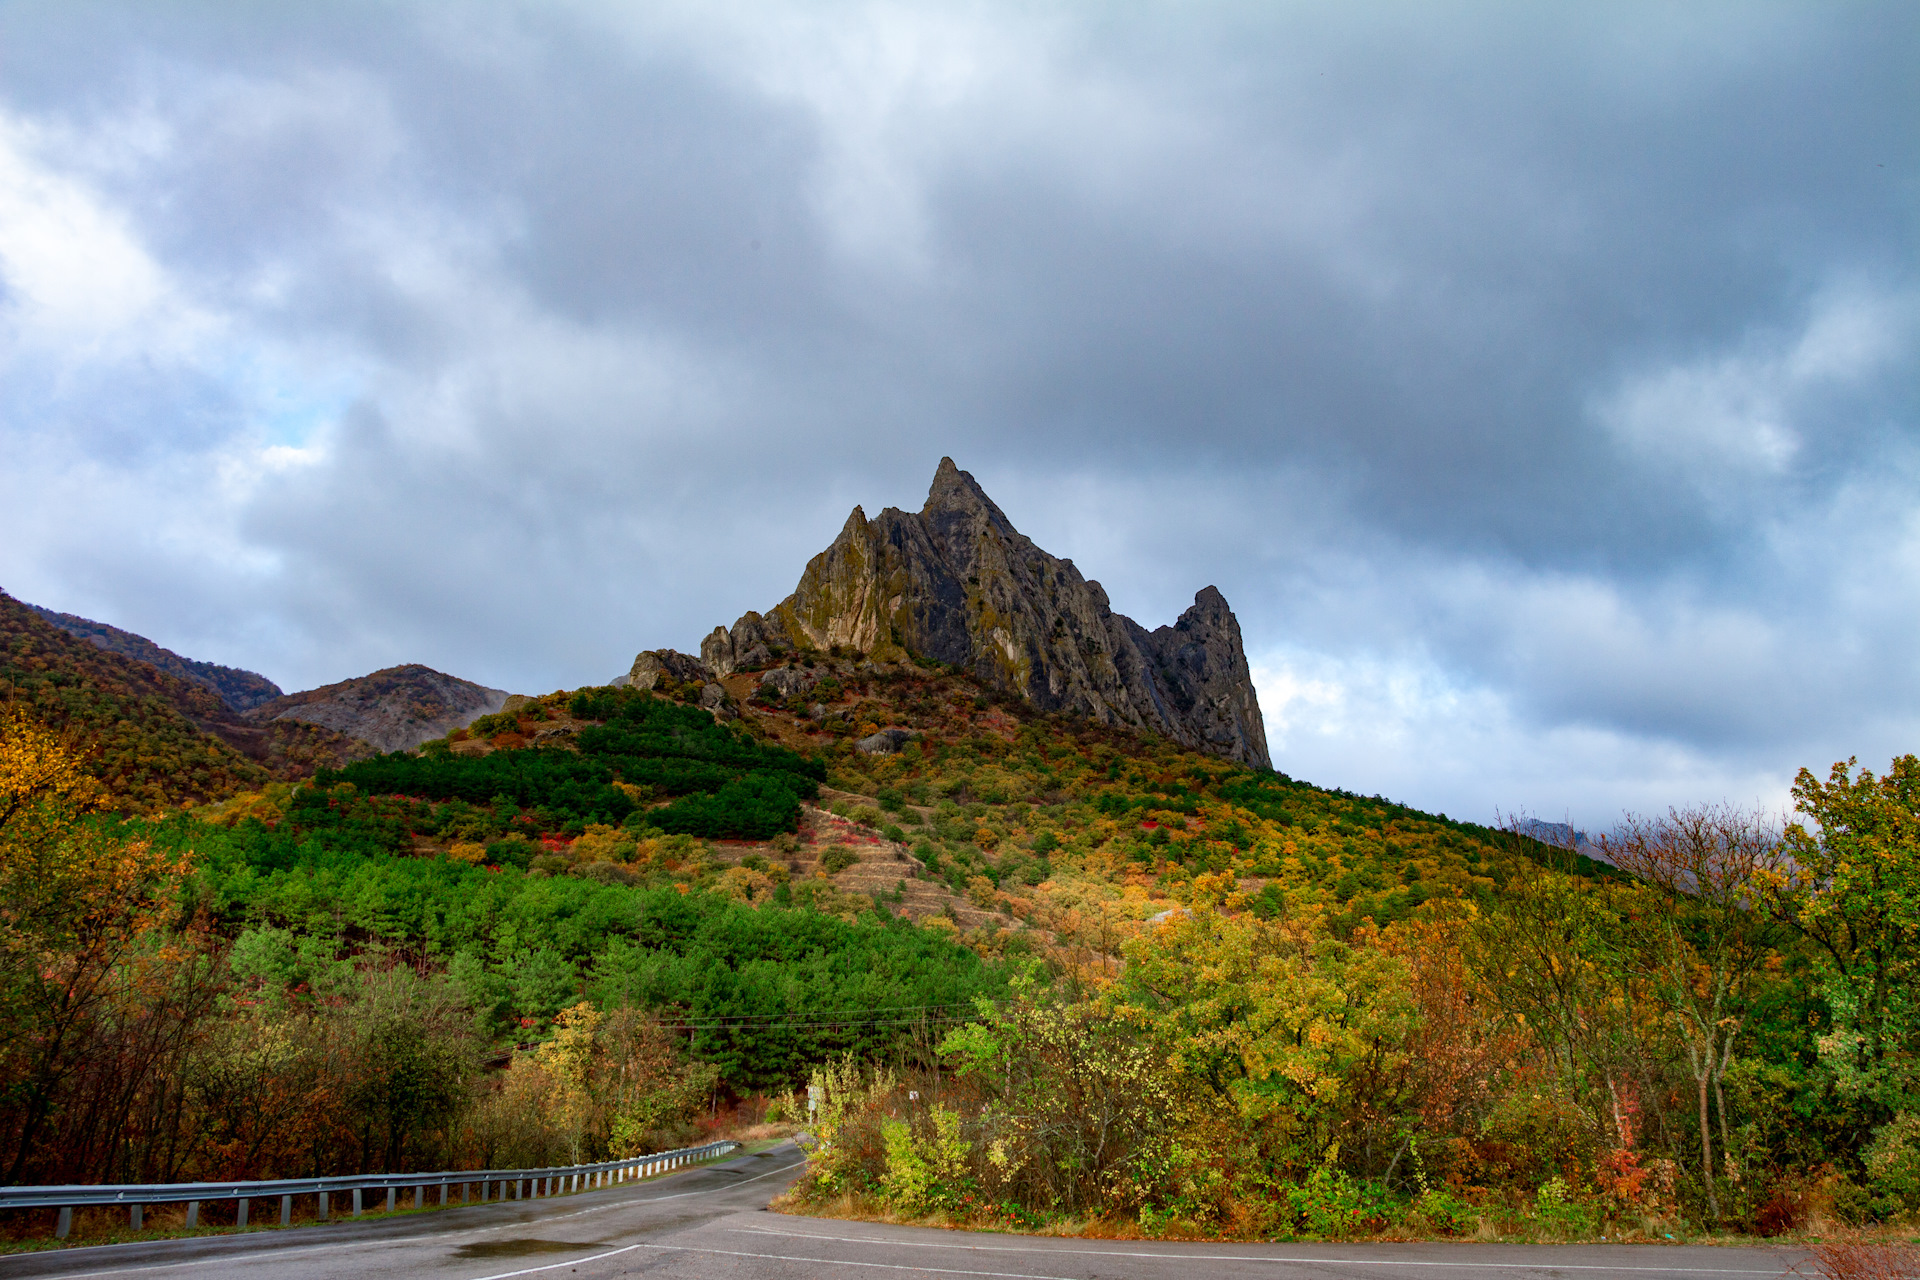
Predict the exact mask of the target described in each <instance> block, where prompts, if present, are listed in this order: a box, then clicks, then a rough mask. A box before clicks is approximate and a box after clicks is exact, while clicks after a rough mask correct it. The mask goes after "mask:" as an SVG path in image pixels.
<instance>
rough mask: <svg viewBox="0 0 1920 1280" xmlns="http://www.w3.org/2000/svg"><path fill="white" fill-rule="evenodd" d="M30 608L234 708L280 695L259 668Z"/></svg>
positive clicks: (72, 633)
mask: <svg viewBox="0 0 1920 1280" xmlns="http://www.w3.org/2000/svg"><path fill="white" fill-rule="evenodd" d="M27 608H29V609H31V610H33V611H34V612H35V613H37V614H39V615H40V616H41V617H42V618H45V619H46V620H47V621H48V622H51V623H52V624H53V625H54V626H56V627H59V628H60V629H61V630H62V631H64V632H66V633H67V634H68V635H70V636H78V637H80V639H82V640H85V641H88V642H89V643H91V644H94V645H97V646H98V647H100V648H102V649H110V650H112V651H113V652H114V653H118V654H124V655H125V656H127V657H129V658H135V659H137V660H139V661H141V662H145V663H148V664H150V665H151V666H153V667H154V668H155V669H156V670H159V671H164V672H166V673H167V674H168V675H171V676H178V677H180V679H182V680H191V681H193V683H195V684H197V685H204V686H205V687H206V688H209V689H211V690H213V691H214V692H215V693H217V694H219V695H220V700H221V701H222V702H224V703H226V704H227V706H228V707H230V708H231V709H232V710H235V711H246V710H248V709H249V708H252V707H257V706H259V705H260V704H261V703H263V702H270V701H272V700H273V699H275V698H278V697H280V696H281V689H280V686H279V685H277V684H275V683H274V682H273V681H271V680H269V679H267V678H266V677H265V676H263V675H259V674H257V673H256V672H252V671H242V670H240V669H239V668H238V667H223V666H221V665H220V664H218V663H215V662H198V661H195V660H194V659H192V658H183V657H181V656H180V655H179V654H177V653H175V652H174V651H173V650H171V649H162V648H161V647H160V646H159V645H157V644H155V643H154V642H153V641H151V640H149V639H147V638H146V637H145V636H137V635H135V634H133V632H131V631H122V630H121V629H120V628H119V627H112V626H108V625H107V624H106V623H104V622H95V621H94V620H93V619H91V618H82V617H80V616H78V615H77V614H71V613H59V612H56V611H55V610H52V609H48V608H44V607H42V606H40V605H37V604H30V605H28V606H27Z"/></svg>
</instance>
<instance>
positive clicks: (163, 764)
mask: <svg viewBox="0 0 1920 1280" xmlns="http://www.w3.org/2000/svg"><path fill="white" fill-rule="evenodd" d="M0 682H4V684H5V686H6V693H5V695H4V696H6V697H7V698H8V699H9V700H11V701H12V702H14V703H15V704H16V705H17V706H19V707H20V708H21V709H22V710H24V711H26V712H28V713H29V714H30V715H32V716H33V717H34V718H35V719H36V720H38V721H40V722H41V723H43V724H45V725H47V726H48V727H50V728H54V729H58V730H63V731H67V732H70V733H71V735H72V736H73V737H74V739H75V740H76V741H78V742H81V743H83V744H84V745H85V748H86V751H87V767H88V768H89V769H90V770H91V771H92V772H93V773H94V774H96V775H97V776H98V777H99V778H100V779H101V781H103V782H105V783H106V784H107V788H108V790H109V792H110V795H111V803H112V805H113V806H114V807H115V808H117V809H119V810H120V811H122V812H135V811H140V810H147V809H152V808H155V807H158V806H172V805H179V804H184V803H201V802H205V801H208V800H216V799H221V798H223V797H226V796H230V795H232V794H233V793H234V792H236V791H239V790H242V789H244V788H247V787H258V786H260V785H261V784H262V783H263V782H265V781H266V780H267V779H268V778H269V777H271V776H274V775H279V776H283V777H298V776H302V775H303V774H305V773H309V772H311V771H312V768H313V765H314V763H315V762H316V761H323V760H331V759H333V758H335V753H336V751H337V749H338V748H339V747H340V746H341V745H343V744H344V743H345V740H344V739H340V738H339V736H338V735H336V734H332V733H329V732H327V731H326V730H323V729H319V728H316V727H314V726H311V725H295V724H287V725H284V726H281V725H274V726H271V727H269V728H266V729H261V728H258V727H256V726H253V725H248V724H245V723H243V722H242V721H241V720H240V718H239V716H238V714H237V713H236V712H234V711H233V710H232V709H231V708H230V707H228V706H227V704H226V703H225V702H224V701H222V700H221V697H220V695H219V694H218V693H216V692H215V691H214V690H213V689H211V688H208V687H206V686H205V685H203V684H199V683H196V682H194V681H191V680H186V679H182V678H181V677H179V676H177V675H173V674H170V673H168V672H166V671H162V670H160V669H158V668H156V667H155V666H153V665H152V664H151V663H148V662H143V661H141V660H139V659H137V658H133V657H129V656H127V655H126V654H123V653H117V652H114V651H112V650H110V649H103V648H100V647H98V646H96V645H94V644H92V643H89V642H88V641H86V640H84V639H80V638H78V637H76V636H73V635H70V634H68V632H66V631H65V630H63V629H61V628H60V627H57V626H55V625H53V624H52V623H50V622H48V621H47V620H46V619H45V618H43V617H41V616H40V615H39V614H38V613H37V612H35V611H34V609H33V608H31V607H30V606H28V605H25V604H22V603H21V602H20V601H18V600H15V599H14V598H13V597H11V596H9V595H7V594H5V593H4V592H0Z"/></svg>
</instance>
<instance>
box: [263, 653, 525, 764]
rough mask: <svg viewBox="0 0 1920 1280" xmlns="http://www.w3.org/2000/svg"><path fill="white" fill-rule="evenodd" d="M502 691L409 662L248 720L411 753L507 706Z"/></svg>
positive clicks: (266, 707) (278, 702)
mask: <svg viewBox="0 0 1920 1280" xmlns="http://www.w3.org/2000/svg"><path fill="white" fill-rule="evenodd" d="M506 701H507V693H506V691H505V690H504V689H489V688H487V687H486V686H484V685H478V684H474V683H473V682H472V681H470V680H462V679H460V678H459V677H457V676H450V675H447V674H446V673H445V672H441V671H435V670H434V669H433V668H432V667H425V666H421V665H420V664H418V663H409V664H407V665H405V666H398V667H388V668H386V669H385V670H382V671H375V672H373V673H372V674H371V675H365V676H359V677H357V678H355V679H352V680H342V681H340V682H339V683H337V684H330V685H323V686H322V687H320V688H318V689H308V690H306V691H305V692H303V693H290V694H286V695H284V696H282V697H279V698H275V699H274V700H273V701H271V702H267V703H263V704H261V705H260V706H258V707H255V708H254V709H253V710H252V711H251V712H249V713H248V716H247V718H248V719H249V720H251V721H252V722H254V723H255V724H259V725H268V726H271V725H279V724H288V723H304V724H310V725H317V726H319V727H321V728H323V729H328V730H331V731H333V732H335V733H339V734H343V735H345V736H346V737H349V738H356V739H358V740H360V741H361V742H364V743H367V744H368V745H369V746H371V747H372V748H374V749H376V750H379V751H407V750H411V749H412V748H414V747H417V746H419V745H420V744H421V743H422V742H425V741H427V740H428V739H430V738H439V737H443V736H445V735H446V734H447V733H450V732H451V731H453V730H455V729H460V728H464V727H465V726H467V725H469V724H472V723H473V722H474V721H475V720H476V719H478V718H479V717H481V716H483V715H488V714H490V713H492V712H495V711H498V710H500V708H501V707H503V706H505V705H506Z"/></svg>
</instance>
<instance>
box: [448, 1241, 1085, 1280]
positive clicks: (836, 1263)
mask: <svg viewBox="0 0 1920 1280" xmlns="http://www.w3.org/2000/svg"><path fill="white" fill-rule="evenodd" d="M635 1249H656V1250H658V1251H659V1252H661V1253H698V1254H704V1255H708V1256H711V1257H716V1258H765V1259H766V1260H767V1261H769V1262H807V1263H811V1264H812V1265H814V1266H816V1267H819V1266H829V1267H872V1268H875V1269H877V1270H881V1271H915V1272H919V1273H920V1274H922V1275H936V1276H992V1277H999V1278H1000V1280H1083V1277H1079V1276H1050V1275H1043V1274H1041V1273H1039V1272H1035V1271H963V1270H961V1269H959V1268H957V1267H919V1266H914V1265H912V1264H910V1263H901V1262H848V1261H846V1260H845V1259H843V1258H801V1257H795V1256H793V1255H791V1254H785V1253H749V1252H747V1251H746V1250H745V1249H695V1248H691V1247H689V1246H687V1245H683V1244H651V1243H649V1244H630V1245H625V1246H622V1247H621V1248H618V1249H609V1250H607V1251H606V1252H605V1253H596V1254H594V1255H593V1256H592V1257H591V1258H573V1259H570V1260H569V1261H566V1262H549V1263H546V1264H544V1265H542V1266H538V1267H524V1268H522V1269H521V1270H519V1271H501V1272H496V1273H495V1274H493V1275H490V1276H478V1277H476V1278H475V1280H513V1278H514V1277H516V1276H532V1275H538V1274H540V1273H541V1272H542V1271H558V1270H559V1269H560V1268H562V1267H580V1266H585V1265H586V1264H587V1263H589V1262H599V1261H600V1260H601V1259H603V1258H617V1257H619V1256H620V1255H621V1254H623V1253H632V1252H633V1251H634V1250H635Z"/></svg>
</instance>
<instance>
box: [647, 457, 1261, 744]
mask: <svg viewBox="0 0 1920 1280" xmlns="http://www.w3.org/2000/svg"><path fill="white" fill-rule="evenodd" d="M834 646H839V647H841V648H843V649H852V650H856V651H859V652H862V653H866V654H869V655H871V656H872V657H874V658H875V659H878V660H882V661H890V660H895V659H898V658H903V657H909V656H912V657H920V658H934V659H938V660H939V661H942V662H947V663H951V664H953V665H956V666H960V667H963V668H965V669H967V670H970V671H972V672H973V673H974V674H975V675H976V676H978V677H979V678H980V679H981V680H982V681H984V682H986V683H988V684H990V685H993V686H995V687H997V688H1000V689H1004V690H1007V691H1008V692H1011V693H1015V694H1018V695H1019V696H1021V697H1023V698H1025V699H1027V700H1028V701H1029V702H1031V703H1033V704H1034V705H1035V706H1036V707H1039V708H1041V709H1042V710H1047V711H1063V712H1068V713H1072V714H1079V715H1085V716H1089V717H1091V718H1093V719H1095V720H1097V721H1099V722H1101V723H1103V724H1118V725H1126V726H1129V727H1131V728H1135V729H1142V730H1151V731H1154V732H1157V733H1162V734H1165V735H1166V736H1168V737H1170V738H1172V739H1174V740H1175V741H1177V742H1180V743H1182V744H1184V745H1186V746H1190V747H1194V748H1197V749H1200V750H1205V751H1211V752H1214V753H1216V754H1219V755H1222V756H1226V757H1228V758H1230V759H1234V760H1239V761H1242V762H1243V763H1246V764H1252V765H1259V766H1262V767H1270V765H1271V761H1270V759H1269V757H1268V754H1267V736H1266V727H1265V725H1264V723H1263V721H1262V719H1261V716H1260V703H1259V699H1258V697H1257V696H1256V695H1255V693H1254V690H1253V680H1252V675H1251V673H1250V672H1249V670H1248V667H1247V658H1246V652H1245V650H1244V648H1243V646H1242V642H1241V637H1240V624H1239V622H1238V620H1237V619H1235V617H1234V616H1233V610H1232V609H1231V608H1229V607H1228V605H1227V601H1226V597H1225V596H1223V595H1221V593H1220V592H1219V591H1218V590H1217V589H1216V588H1214V587H1211V586H1210V587H1207V588H1205V589H1204V590H1202V591H1201V592H1200V593H1199V594H1198V595H1196V596H1195V597H1194V602H1193V606H1192V607H1191V608H1189V609H1188V610H1187V611H1186V612H1184V613H1182V614H1181V615H1180V617H1179V619H1178V620H1177V621H1175V622H1174V624H1173V625H1172V626H1165V627H1160V628H1159V629H1157V630H1155V631H1152V632H1149V631H1147V630H1146V629H1145V628H1144V627H1142V626H1140V625H1139V624H1138V623H1136V622H1135V621H1133V619H1131V618H1128V617H1125V616H1124V615H1121V614H1117V613H1114V612H1113V610H1112V607H1111V606H1110V605H1109V603H1108V600H1107V594H1106V592H1105V591H1103V590H1101V588H1100V584H1099V583H1097V582H1089V581H1088V580H1086V579H1085V578H1083V577H1082V576H1081V575H1080V571H1079V570H1078V569H1077V568H1075V567H1074V564H1073V562H1072V561H1071V560H1064V559H1061V558H1059V557H1057V556H1053V555H1049V554H1048V553H1047V552H1045V551H1043V550H1041V549H1040V548H1039V547H1036V546H1035V545H1034V544H1033V542H1032V540H1030V539H1029V538H1027V537H1026V536H1025V535H1024V534H1022V533H1021V532H1020V531H1019V530H1017V529H1015V528H1014V526H1013V522H1012V521H1011V520H1009V519H1008V518H1007V516H1006V513H1005V512H1003V511H1001V510H1000V508H999V507H998V506H997V505H995V503H994V501H993V499H991V498H989V497H988V496H987V494H986V491H985V490H983V489H982V488H981V487H980V485H979V483H978V482H977V481H976V480H975V479H974V478H973V477H972V476H971V475H969V474H968V473H967V472H965V471H962V470H961V469H960V468H959V467H958V466H956V465H954V462H953V459H951V458H942V459H941V460H940V467H939V470H938V471H937V472H935V474H934V477H933V484H932V486H931V488H930V489H929V490H928V492H927V501H926V505H925V506H923V507H922V508H921V509H920V511H919V513H918V514H914V513H911V512H906V511H901V510H899V509H898V508H895V507H888V508H887V509H885V510H884V511H882V512H881V513H880V514H879V515H878V516H875V517H874V518H872V519H871V520H869V519H868V518H867V515H866V512H865V510H864V509H863V508H861V507H855V508H854V509H853V512H852V514H850V515H849V516H848V517H847V522H846V524H845V525H844V526H842V528H841V530H840V534H839V536H838V537H836V538H835V539H834V541H833V544H832V545H831V546H829V547H828V548H827V549H826V550H825V551H822V552H821V553H820V554H819V555H817V556H815V557H814V558H813V559H812V560H810V561H808V562H807V567H806V570H805V571H804V572H803V573H802V574H801V575H800V583H799V585H798V586H797V587H796V588H795V589H794V592H793V594H792V595H790V596H788V597H787V598H786V599H785V600H783V601H781V602H780V603H779V604H778V605H775V606H774V607H773V608H772V609H770V610H768V611H767V613H765V614H764V615H763V614H758V613H748V614H746V615H744V616H742V617H741V618H740V620H739V621H737V622H735V623H734V624H733V626H732V627H731V628H725V627H715V628H714V630H713V631H712V633H711V634H709V635H708V636H707V638H706V639H705V640H704V641H702V643H701V645H700V658H699V659H698V663H699V665H700V666H701V667H702V668H704V669H705V670H706V671H707V672H709V673H711V674H713V675H726V674H728V673H729V672H732V671H736V670H740V669H743V668H754V667H760V666H765V665H768V664H769V663H771V662H773V661H775V660H776V659H777V658H779V657H780V656H781V655H783V654H785V653H788V652H791V651H793V650H795V649H807V648H812V649H828V648H832V647H834ZM643 656H644V655H643ZM676 656H677V657H684V655H676ZM659 660H660V659H659V658H658V657H657V656H656V658H655V661H659ZM685 660H686V661H687V662H693V661H694V659H691V658H686V659H685ZM636 670H637V669H636Z"/></svg>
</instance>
